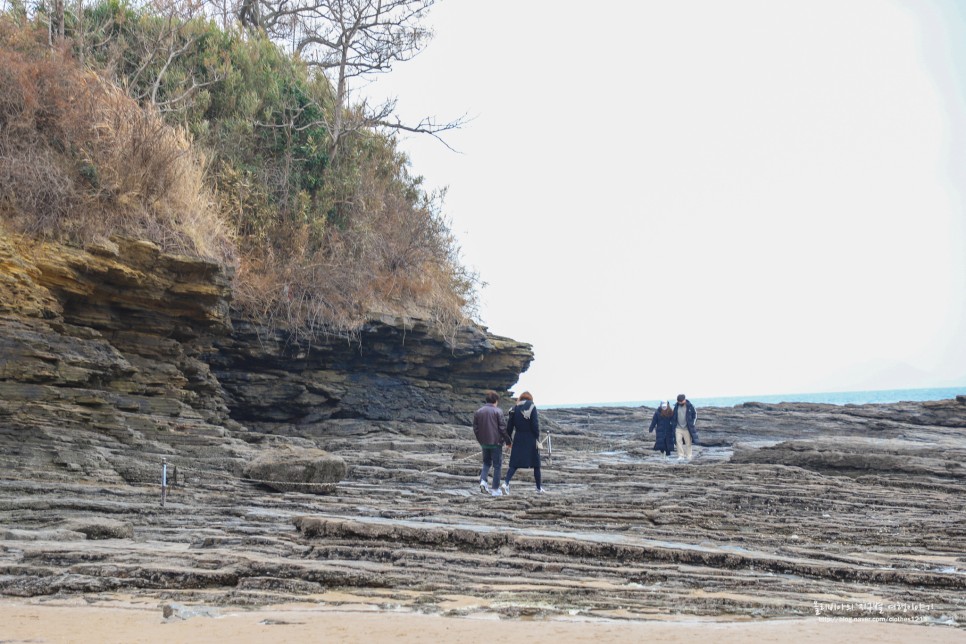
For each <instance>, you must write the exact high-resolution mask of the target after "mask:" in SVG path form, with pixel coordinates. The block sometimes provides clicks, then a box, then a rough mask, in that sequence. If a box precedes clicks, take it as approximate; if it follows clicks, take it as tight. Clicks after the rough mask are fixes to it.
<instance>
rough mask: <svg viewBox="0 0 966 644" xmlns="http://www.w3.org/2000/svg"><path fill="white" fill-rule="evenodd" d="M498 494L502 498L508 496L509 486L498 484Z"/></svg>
mask: <svg viewBox="0 0 966 644" xmlns="http://www.w3.org/2000/svg"><path fill="white" fill-rule="evenodd" d="M500 492H502V493H503V496H510V486H509V485H507V484H506V483H500Z"/></svg>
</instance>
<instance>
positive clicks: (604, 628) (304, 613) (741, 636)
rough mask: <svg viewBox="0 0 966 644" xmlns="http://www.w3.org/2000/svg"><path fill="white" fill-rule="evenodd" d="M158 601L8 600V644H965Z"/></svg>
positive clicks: (938, 637)
mask: <svg viewBox="0 0 966 644" xmlns="http://www.w3.org/2000/svg"><path fill="white" fill-rule="evenodd" d="M161 606H162V603H161V602H154V601H134V602H127V601H116V602H115V601H110V600H108V601H97V602H95V603H89V602H88V601H87V600H85V599H84V598H70V599H64V600H47V601H36V600H32V601H17V600H3V601H0V642H3V643H4V644H13V643H20V642H24V643H26V642H32V643H33V642H37V643H39V642H48V643H51V644H60V643H73V642H78V643H80V642H85V643H86V642H98V643H101V644H111V643H118V644H120V643H125V644H137V643H141V642H143V643H145V644H147V643H154V642H161V641H165V642H191V643H198V644H206V643H213V644H222V643H224V642H232V644H248V643H252V644H254V643H256V642H258V643H261V642H278V643H285V642H293V643H294V642H299V643H303V642H340V643H345V644H354V643H359V644H363V643H381V642H403V643H405V642H414V643H415V642H420V643H423V642H427V641H429V642H480V641H498V642H503V643H506V642H533V641H553V642H560V643H563V642H594V643H596V644H602V643H605V642H638V641H650V642H693V641H698V640H705V641H713V642H719V643H723V644H746V643H751V642H755V643H756V644H761V643H764V642H817V641H821V642H825V643H827V644H838V643H841V644H862V643H864V642H908V643H916V642H923V643H925V642H929V643H930V644H945V643H946V642H950V643H951V642H963V641H964V640H966V635H964V633H963V631H962V630H960V629H956V628H951V627H944V626H916V625H907V624H895V623H874V622H851V623H849V622H844V621H836V622H823V621H820V620H819V619H818V618H815V619H801V618H797V619H769V620H754V621H749V620H731V621H729V620H720V619H694V618H688V619H680V620H654V621H636V620H635V621H619V620H586V619H580V620H573V621H571V620H566V619H559V618H555V619H513V620H508V619H500V618H497V617H495V616H493V615H492V614H486V615H484V614H481V615H480V616H479V617H465V618H453V617H442V616H437V615H421V614H413V613H394V612H386V611H376V610H373V609H371V608H369V607H366V606H359V607H358V608H351V607H345V606H342V607H340V608H339V609H335V610H333V609H327V608H325V607H319V606H314V605H311V604H286V605H279V606H272V607H264V608H259V609H256V610H250V609H247V608H242V607H237V608H233V607H230V606H227V607H219V608H217V609H213V611H214V612H213V613H212V614H211V615H209V616H194V617H189V618H187V619H179V618H177V617H171V618H168V619H165V618H164V617H163V615H162V607H161Z"/></svg>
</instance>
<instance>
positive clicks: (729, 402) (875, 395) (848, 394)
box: [542, 386, 966, 409]
mask: <svg viewBox="0 0 966 644" xmlns="http://www.w3.org/2000/svg"><path fill="white" fill-rule="evenodd" d="M962 395H966V386H962V387H940V388H933V389H884V390H879V391H830V392H825V393H811V394H769V395H765V396H723V397H719V398H690V400H691V402H692V403H694V405H695V406H696V407H734V406H735V405H740V404H742V403H746V402H760V403H781V402H806V403H825V404H829V405H866V404H870V403H896V402H920V401H923V400H948V399H950V398H955V397H956V396H962ZM671 402H672V403H673V402H674V400H673V398H672V399H671ZM657 404H658V401H657V400H631V401H625V402H602V403H578V404H570V405H542V406H543V407H544V408H546V409H554V408H557V409H560V408H571V409H572V408H580V407H641V406H644V407H655V406H657Z"/></svg>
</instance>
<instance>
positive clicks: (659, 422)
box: [647, 400, 674, 460]
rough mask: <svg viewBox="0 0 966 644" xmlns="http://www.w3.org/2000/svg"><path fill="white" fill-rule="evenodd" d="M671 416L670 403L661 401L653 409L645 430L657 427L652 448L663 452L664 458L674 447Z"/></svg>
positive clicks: (672, 411) (672, 413)
mask: <svg viewBox="0 0 966 644" xmlns="http://www.w3.org/2000/svg"><path fill="white" fill-rule="evenodd" d="M673 418H674V410H673V409H671V403H669V402H668V401H666V400H665V401H662V402H661V406H660V407H659V408H657V409H656V410H654V418H653V419H651V428H650V429H648V430H647V431H648V432H653V431H654V429H655V428H657V440H656V441H654V449H655V450H657V451H659V452H661V453H662V454H664V460H667V458H668V456H670V455H671V451H672V450H673V449H674V429H673V428H672V427H671V421H672V420H673Z"/></svg>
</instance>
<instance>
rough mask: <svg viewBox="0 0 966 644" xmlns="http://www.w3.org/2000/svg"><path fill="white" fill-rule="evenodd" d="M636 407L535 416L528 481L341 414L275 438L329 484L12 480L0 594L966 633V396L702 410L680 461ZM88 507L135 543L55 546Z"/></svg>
mask: <svg viewBox="0 0 966 644" xmlns="http://www.w3.org/2000/svg"><path fill="white" fill-rule="evenodd" d="M651 412H652V410H648V409H645V408H637V409H630V408H623V409H617V408H592V409H575V410H545V412H544V415H543V419H544V428H545V430H548V431H549V432H550V433H551V437H552V445H553V452H552V455H548V454H545V455H544V456H545V466H544V485H545V487H546V488H547V493H545V494H537V493H536V492H535V490H534V489H533V479H532V475H531V474H530V473H529V471H526V470H523V471H520V472H519V473H518V474H517V476H516V477H515V480H514V481H513V484H512V486H511V488H512V489H511V494H510V496H505V497H491V496H488V495H483V494H481V493H480V492H479V490H478V487H477V486H476V483H477V479H478V473H479V455H478V450H477V448H476V447H475V444H474V443H473V440H472V433H471V430H470V428H469V427H467V426H462V425H447V424H435V423H412V422H398V421H364V420H357V419H342V420H331V421H325V422H320V423H317V424H314V425H311V426H306V427H303V428H299V427H295V426H293V427H290V428H289V435H288V440H291V441H295V442H301V443H303V444H305V445H312V446H314V447H315V448H318V449H323V450H325V451H327V452H328V453H330V454H332V455H335V456H338V457H341V458H342V459H344V461H345V462H346V464H347V465H348V474H347V475H346V478H345V479H344V480H343V481H341V482H340V483H339V484H338V485H337V486H336V487H335V489H334V491H333V492H331V493H330V494H324V495H317V494H304V493H299V492H285V493H276V492H271V491H270V490H268V489H266V488H265V487H263V486H261V485H259V484H256V483H246V482H244V481H242V480H240V479H238V478H233V477H231V476H229V475H224V474H221V473H218V472H215V471H205V470H204V469H199V468H192V467H186V469H184V470H183V472H182V474H183V477H184V479H186V481H187V482H186V483H185V482H181V483H179V484H178V485H177V486H175V487H173V488H171V489H170V490H169V495H168V498H167V503H166V505H165V507H164V508H162V507H161V506H160V503H159V499H158V487H157V486H149V485H130V484H126V483H114V484H108V483H95V482H91V481H84V480H82V479H81V478H80V477H78V479H76V480H74V481H72V482H69V483H68V482H59V483H57V482H52V481H44V480H35V479H32V480H28V479H30V477H29V476H28V472H25V471H20V472H11V471H7V472H6V473H5V478H3V479H2V480H0V522H2V524H3V525H4V526H5V527H6V528H7V529H8V531H16V532H17V534H27V533H32V534H34V535H37V536H38V537H40V538H37V539H29V540H28V539H16V538H11V537H6V538H5V539H3V540H0V593H3V594H7V595H13V596H22V597H29V596H42V595H46V596H50V595H55V594H64V593H68V594H73V593H125V594H135V595H146V596H150V597H158V598H159V599H160V600H163V601H167V602H171V601H175V602H181V603H183V604H191V605H207V606H218V605H225V604H231V605H245V604H251V605H263V604H268V603H277V602H282V601H306V600H307V601H319V602H326V603H328V604H332V603H338V602H340V601H341V602H346V603H358V602H360V601H363V602H368V603H370V604H374V605H376V606H378V607H382V608H386V609H398V608H405V609H409V610H414V611H421V612H435V613H442V614H447V615H456V616H459V615H469V614H476V613H480V612H492V613H497V614H499V615H501V616H505V617H521V616H539V615H567V616H570V615H586V616H600V617H610V618H617V619H646V618H655V617H660V616H666V615H668V614H680V615H700V616H712V615H713V616H732V617H736V618H737V617H746V618H747V617H765V618H767V617H790V616H805V615H816V614H817V613H821V615H823V616H832V615H848V616H853V617H863V618H868V617H878V616H882V617H886V618H890V617H891V618H893V619H903V618H905V619H908V620H916V621H918V622H920V623H926V624H947V625H952V626H958V627H960V628H962V627H963V625H964V624H966V522H964V521H963V518H964V517H966V494H964V493H966V478H964V476H963V469H962V467H961V465H960V463H962V462H963V460H964V457H966V401H964V400H951V401H942V402H938V403H902V404H897V405H874V406H861V407H852V406H845V407H835V406H824V405H804V404H784V405H769V406H764V405H746V406H742V407H735V408H727V409H702V410H699V414H700V418H699V428H700V430H701V438H702V442H703V444H702V445H699V446H697V447H696V448H695V457H694V459H693V460H692V461H691V462H690V463H681V464H678V463H677V462H676V461H672V462H665V461H664V460H663V458H661V457H660V456H658V455H656V453H655V452H653V451H652V450H651V449H650V448H651V446H652V444H653V435H645V431H644V428H645V427H646V423H647V421H649V419H650V415H651ZM249 431H250V430H249ZM263 438H264V440H266V441H270V440H276V439H277V437H263ZM249 439H250V440H251V439H252V436H249ZM173 460H176V458H175V459H171V458H169V463H172V462H173ZM158 471H159V470H158ZM13 476H18V477H19V480H18V479H17V478H7V477H13ZM91 517H105V518H110V519H113V520H114V521H117V522H122V523H124V524H130V525H131V526H133V536H132V537H128V538H115V539H98V540H92V539H90V538H88V539H83V540H76V539H73V540H67V539H65V538H54V536H53V531H56V530H64V529H65V526H68V525H72V523H71V522H72V521H75V520H76V519H79V518H84V519H87V520H89V519H90V518H91ZM75 534H76V533H75ZM2 536H4V535H2V534H0V537H2ZM45 536H46V537H47V538H44V537H45Z"/></svg>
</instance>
